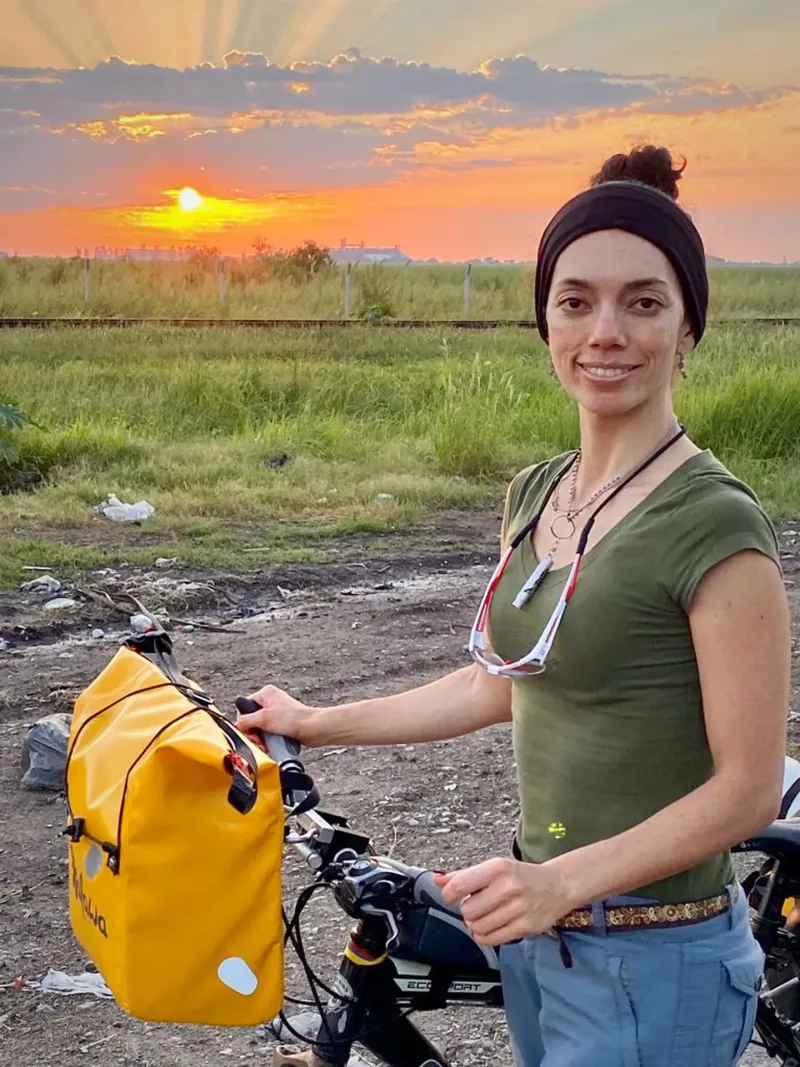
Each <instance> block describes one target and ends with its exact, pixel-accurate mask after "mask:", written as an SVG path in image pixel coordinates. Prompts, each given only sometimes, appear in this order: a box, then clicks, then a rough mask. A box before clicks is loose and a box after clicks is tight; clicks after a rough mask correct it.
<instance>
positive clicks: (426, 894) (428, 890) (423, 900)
mask: <svg viewBox="0 0 800 1067" xmlns="http://www.w3.org/2000/svg"><path fill="white" fill-rule="evenodd" d="M435 873H436V872H435V871H423V872H422V874H421V875H419V877H418V878H417V879H416V881H415V882H414V900H416V901H418V902H419V903H420V904H427V905H430V906H432V907H434V908H440V909H441V910H442V911H446V912H447V913H448V914H449V915H455V916H457V917H458V918H459V919H460V918H461V908H459V906H458V904H446V903H445V901H444V900H443V899H442V891H441V889H440V888H439V886H438V885H436V883H435V882H434V880H433V876H434V874H435Z"/></svg>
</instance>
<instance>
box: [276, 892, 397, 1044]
mask: <svg viewBox="0 0 800 1067" xmlns="http://www.w3.org/2000/svg"><path fill="white" fill-rule="evenodd" d="M331 888H332V887H331V886H330V885H329V884H328V883H327V882H323V881H317V882H314V883H313V884H312V885H310V886H306V887H305V888H304V889H302V890H301V891H300V893H299V894H298V896H297V900H296V902H295V907H294V912H293V914H292V918H291V919H289V918H288V916H287V914H286V911H285V909H284V908H283V907H281V914H282V916H283V924H284V927H285V930H286V932H285V935H284V939H283V943H284V946H285V945H286V944H287V943H288V942H291V945H292V948H293V949H294V951H295V955H296V956H297V958H298V960H299V961H300V965H301V966H302V968H303V971H304V972H305V976H306V981H307V982H308V985H309V988H310V990H311V994H312V996H313V997H314V999H313V1001H301V1000H297V999H295V998H292V997H286V1000H289V1001H291V1002H292V1003H297V1004H302V1005H303V1006H305V1007H316V1009H317V1011H318V1012H319V1017H320V1021H321V1024H322V1026H324V1028H325V1031H326V1033H327V1035H328V1037H329V1038H330V1040H328V1041H326V1040H323V1039H320V1038H319V1037H316V1038H311V1037H309V1036H308V1035H307V1034H303V1033H301V1032H300V1031H299V1030H296V1029H295V1028H294V1027H293V1026H292V1024H291V1023H290V1022H289V1020H288V1019H287V1018H286V1013H285V1012H284V1011H283V1009H281V1010H280V1011H279V1012H278V1018H279V1019H280V1021H281V1024H282V1026H283V1027H284V1028H285V1029H286V1030H287V1031H288V1033H290V1034H292V1035H293V1036H294V1037H296V1038H299V1039H300V1040H301V1041H303V1042H306V1043H307V1042H311V1043H312V1044H313V1045H316V1046H318V1047H320V1048H322V1047H326V1048H328V1047H329V1048H335V1047H337V1046H339V1045H353V1044H354V1043H355V1042H354V1041H348V1040H346V1039H344V1038H341V1037H339V1038H337V1037H334V1035H333V1034H332V1032H331V1029H330V1024H329V1023H328V1021H327V1019H326V1018H325V1010H324V1008H323V1005H322V1000H321V998H320V995H319V990H320V989H321V990H322V991H323V992H325V993H327V994H328V996H330V997H334V998H336V1000H339V1001H341V1002H342V1003H344V1004H355V1003H356V999H355V997H343V996H342V995H341V994H340V993H338V992H337V991H336V990H334V989H331V988H330V986H328V985H326V983H325V982H323V981H322V979H321V978H320V977H319V975H317V974H316V973H315V971H314V969H313V967H312V966H311V964H310V963H309V962H308V957H307V956H306V951H305V946H304V944H303V935H302V932H301V928H300V918H301V916H302V914H303V911H304V910H305V908H306V907H307V905H308V903H309V901H310V900H311V897H312V896H313V895H314V893H316V892H317V890H319V889H331ZM416 1010H417V1009H416V1008H414V1007H411V1008H408V1009H406V1010H405V1011H403V1012H399V1013H398V1014H397V1015H396V1016H395V1017H393V1018H392V1019H391V1020H389V1021H391V1022H399V1021H400V1020H402V1019H406V1018H408V1016H409V1015H411V1014H412V1013H413V1012H414V1011H416ZM385 1025H386V1023H385V1022H383V1023H381V1024H380V1025H379V1026H374V1027H371V1028H370V1029H368V1030H362V1031H361V1032H360V1033H359V1035H358V1038H357V1039H356V1040H357V1041H358V1042H361V1041H363V1039H364V1038H365V1037H369V1036H371V1035H372V1034H377V1033H379V1032H380V1031H381V1030H383V1029H384V1028H385Z"/></svg>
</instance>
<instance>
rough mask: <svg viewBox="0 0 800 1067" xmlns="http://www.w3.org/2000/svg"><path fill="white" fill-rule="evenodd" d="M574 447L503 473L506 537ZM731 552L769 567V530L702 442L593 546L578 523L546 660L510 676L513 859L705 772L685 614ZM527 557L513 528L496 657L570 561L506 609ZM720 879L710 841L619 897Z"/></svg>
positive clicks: (542, 852)
mask: <svg viewBox="0 0 800 1067" xmlns="http://www.w3.org/2000/svg"><path fill="white" fill-rule="evenodd" d="M574 455H575V453H574V452H569V453H564V454H562V455H560V456H557V457H555V458H554V459H553V460H551V461H550V462H547V463H541V464H536V465H535V466H532V467H529V468H527V469H525V470H523V471H520V473H519V474H518V475H517V476H516V477H515V478H514V479H513V481H512V482H511V485H510V487H509V491H508V494H507V499H506V507H505V515H504V519H503V542H504V544H505V543H507V539H509V540H510V538H511V537H513V535H514V534H515V533H517V532H518V531H519V530H520V529H521V528H522V526H523V525H524V524H525V523H526V522H527V521H528V520H529V519H530V518H531V517H532V515H533V514H534V513H535V511H536V509H537V508H538V507H539V506H540V504H541V502H542V499H543V497H544V496H545V495H549V494H550V491H551V487H552V486H553V484H554V482H555V480H556V479H557V478H558V476H559V475H560V474H561V473H563V471H564V470H565V469H566V468H567V467H568V466H569V464H570V462H571V461H572V459H573V458H574ZM587 514H588V513H587ZM582 518H583V520H584V521H585V516H582ZM743 549H757V550H758V551H760V552H763V553H764V554H765V555H767V556H768V557H769V558H770V559H773V560H775V561H776V562H777V563H778V565H779V566H780V563H779V561H780V554H779V549H778V543H777V538H776V536H775V531H774V529H773V526H772V524H771V522H770V520H769V518H768V517H767V515H766V514H765V513H764V511H763V510H762V508H761V507H760V505H759V503H758V500H757V498H756V496H755V495H754V493H753V492H752V491H751V490H750V489H749V488H748V487H747V486H746V485H745V484H743V483H742V482H740V481H739V480H738V479H736V478H735V477H734V476H733V475H732V474H731V473H730V472H729V471H728V470H727V469H726V468H725V467H724V466H723V465H722V464H721V463H720V462H719V461H718V460H717V459H716V458H715V457H714V456H713V455H712V453H711V452H709V451H705V452H701V453H699V454H698V455H695V456H693V457H691V458H690V459H689V460H687V461H686V462H685V463H684V464H683V465H682V466H681V467H679V468H678V469H677V470H676V471H674V472H673V473H672V474H670V475H669V476H668V477H667V478H666V479H665V480H664V481H663V482H662V483H661V484H660V485H658V486H657V487H656V488H655V489H654V490H653V491H652V492H651V493H650V494H649V495H648V496H647V497H646V498H645V499H644V500H642V501H641V502H640V503H639V504H637V505H636V507H634V509H633V510H632V511H631V512H629V513H628V515H626V516H625V517H624V518H623V519H622V520H621V521H620V522H619V523H618V524H617V525H616V526H615V527H613V528H612V529H611V530H610V531H609V532H608V533H607V534H605V535H604V536H603V537H602V538H601V539H600V540H599V541H598V542H597V544H596V545H592V539H591V535H590V538H589V544H588V551H587V553H586V555H585V556H584V559H583V564H582V567H581V571H580V575H579V578H578V583H577V586H576V589H575V592H574V594H573V596H572V598H571V600H570V602H569V606H568V607H567V610H566V613H565V615H564V618H563V620H562V622H561V626H560V628H559V630H558V634H557V636H556V639H555V642H554V644H553V647H552V649H551V652H550V655H549V657H548V660H547V667H546V670H545V672H544V673H543V674H540V675H536V676H533V677H527V678H519V679H514V680H513V683H512V692H513V695H512V709H513V732H514V749H515V754H516V760H517V767H518V772H517V773H518V777H519V785H520V798H521V816H520V824H519V829H518V840H519V846H520V849H521V852H522V855H523V858H524V859H526V860H528V861H529V862H544V861H545V860H548V859H551V858H552V857H554V856H557V855H560V854H562V853H564V852H567V851H571V850H572V849H576V848H580V847H581V846H583V845H588V844H591V843H593V842H595V841H598V840H603V839H607V838H609V837H613V836H614V835H615V834H619V833H621V832H623V831H624V830H626V829H629V828H630V827H631V826H634V825H636V824H637V823H640V822H642V821H644V820H645V819H647V818H648V817H650V816H651V815H653V814H654V813H655V812H657V811H659V810H660V809H661V808H664V807H666V806H667V805H669V804H671V803H672V802H674V801H676V800H678V799H679V798H680V797H683V796H685V795H686V794H687V793H689V792H691V791H692V790H693V789H695V788H697V787H698V786H699V785H701V784H702V783H703V782H704V781H706V780H707V779H708V778H709V777H710V776H711V774H712V773H713V761H712V757H711V752H710V749H709V745H708V740H707V737H706V732H705V727H704V720H703V701H702V694H701V689H700V681H699V674H698V667H697V661H696V657H695V652H694V646H693V643H692V637H691V631H690V628H689V620H688V615H687V612H688V610H689V608H690V605H691V601H692V598H693V595H694V593H695V591H696V589H697V587H698V585H699V583H700V580H701V579H702V577H703V575H704V574H705V573H706V572H707V571H708V570H709V569H710V568H711V567H713V566H714V565H715V564H716V563H719V562H720V561H721V560H723V559H725V558H726V557H728V556H731V555H733V554H734V553H736V552H739V551H741V550H743ZM536 563H537V557H536V554H535V552H534V550H533V546H532V544H531V541H530V538H526V540H525V541H524V542H523V544H522V545H520V546H519V547H518V548H517V549H516V551H515V552H514V553H513V554H512V557H511V560H510V561H509V565H508V567H507V569H506V572H505V574H504V575H503V578H502V580H501V582H500V584H499V586H498V588H497V590H496V592H495V594H494V596H493V598H492V604H491V610H490V614H489V623H488V636H489V638H490V640H491V642H492V645H493V646H494V648H495V650H496V651H497V652H498V653H499V654H500V655H501V656H502V657H503V658H504V659H507V660H510V659H517V658H519V657H521V656H523V655H525V654H526V653H527V652H528V651H529V650H530V649H531V648H532V647H533V645H534V644H535V643H536V641H537V640H538V638H539V636H540V634H541V633H542V630H543V628H544V626H545V624H546V622H547V620H548V619H549V617H550V614H551V612H552V611H553V608H554V607H555V605H556V602H557V600H558V597H559V595H560V594H561V592H562V590H563V588H564V582H565V580H566V577H567V574H568V572H569V566H564V567H559V568H556V569H553V570H551V571H550V572H549V573H548V574H547V576H546V577H545V579H544V582H543V583H542V585H541V586H540V587H539V589H538V590H537V591H536V592H535V593H534V595H533V596H532V598H531V599H530V600H529V602H528V604H527V605H526V606H525V607H524V608H522V609H521V610H518V609H517V608H514V607H513V606H512V603H511V602H512V600H513V599H514V597H515V596H516V594H517V592H518V590H519V589H520V587H521V586H522V585H523V583H524V582H525V579H526V578H527V577H528V576H529V575H530V574H531V573H532V571H533V570H534V569H535V567H536ZM732 879H733V868H732V863H731V857H730V854H729V853H728V852H724V853H721V854H718V855H715V856H713V857H712V858H711V859H708V860H706V861H705V862H703V863H700V864H699V865H697V866H696V867H693V868H692V869H691V870H688V871H685V872H684V873H682V874H679V875H676V876H674V877H671V878H667V879H664V880H662V881H660V882H658V883H657V884H654V885H650V886H642V887H640V888H639V889H638V890H636V891H635V892H634V893H633V895H639V896H646V897H654V898H656V899H658V900H663V901H666V902H675V901H680V900H691V899H695V898H699V897H705V896H711V895H714V894H716V893H719V892H721V890H722V889H723V887H724V886H725V884H726V883H729V882H730V881H731V880H732Z"/></svg>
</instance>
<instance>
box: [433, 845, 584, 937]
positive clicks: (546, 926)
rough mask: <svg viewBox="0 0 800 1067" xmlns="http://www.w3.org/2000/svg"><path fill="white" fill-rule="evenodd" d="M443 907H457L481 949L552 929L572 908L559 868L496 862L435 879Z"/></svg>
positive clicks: (485, 863) (516, 861) (516, 862)
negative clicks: (440, 891)
mask: <svg viewBox="0 0 800 1067" xmlns="http://www.w3.org/2000/svg"><path fill="white" fill-rule="evenodd" d="M434 881H435V882H436V884H437V885H438V886H440V887H441V889H442V897H443V898H444V900H445V902H446V903H447V904H460V906H461V912H462V915H463V916H464V922H465V923H466V926H467V928H468V929H469V931H470V933H471V934H472V936H473V937H474V938H475V940H476V941H477V942H478V944H479V945H491V946H497V945H503V944H506V943H507V942H509V941H516V940H517V939H519V938H523V937H533V936H534V935H536V934H543V933H546V932H548V931H550V930H552V927H553V925H554V923H556V922H558V920H559V919H562V918H563V917H564V916H565V915H566V914H567V912H569V911H571V910H572V908H573V907H574V905H573V904H572V903H571V902H570V901H569V899H568V896H567V891H566V886H565V885H564V883H563V880H562V878H561V875H560V873H559V871H558V869H557V868H554V867H553V866H551V865H549V864H547V863H521V862H520V861H518V860H514V859H507V858H502V857H496V858H495V859H490V860H486V861H485V862H484V863H479V864H477V865H476V866H475V867H466V868H465V869H464V870H461V871H453V872H451V873H448V874H437V875H435V876H434Z"/></svg>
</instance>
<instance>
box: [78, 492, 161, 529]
mask: <svg viewBox="0 0 800 1067" xmlns="http://www.w3.org/2000/svg"><path fill="white" fill-rule="evenodd" d="M93 510H94V511H95V512H98V513H99V514H101V515H105V517H106V518H107V519H112V520H113V521H114V522H144V520H145V519H149V518H150V516H151V515H152V514H153V513H154V512H155V510H156V509H155V508H154V507H153V505H152V504H148V502H147V501H146V500H139V501H137V503H135V504H124V503H123V502H122V501H121V500H120V499H119V498H118V497H117V496H116V494H115V493H109V494H108V498H107V499H106V500H104V501H103V503H102V504H98V505H97V506H96V507H95V508H94V509H93Z"/></svg>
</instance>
